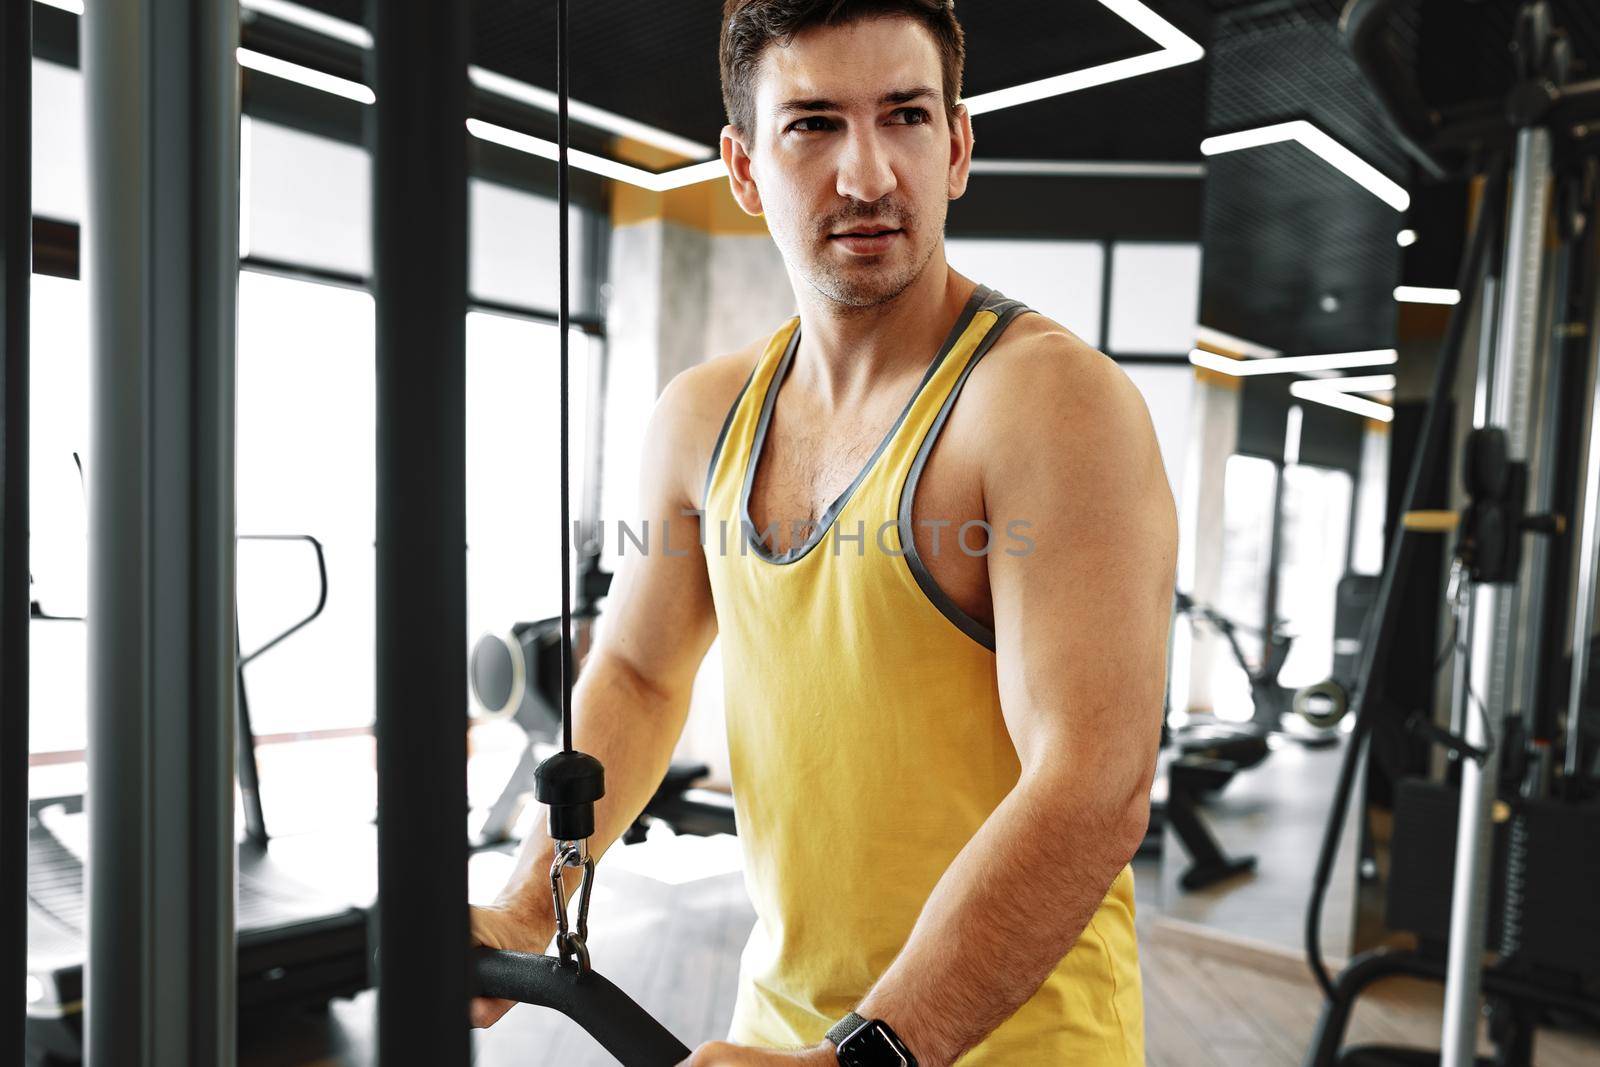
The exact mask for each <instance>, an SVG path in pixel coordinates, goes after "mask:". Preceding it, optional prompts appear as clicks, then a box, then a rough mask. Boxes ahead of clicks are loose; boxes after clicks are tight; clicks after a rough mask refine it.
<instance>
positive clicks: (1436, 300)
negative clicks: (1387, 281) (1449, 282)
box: [1394, 285, 1461, 305]
mask: <svg viewBox="0 0 1600 1067" xmlns="http://www.w3.org/2000/svg"><path fill="white" fill-rule="evenodd" d="M1394 298H1395V299H1396V300H1398V301H1400V303H1402V304H1446V305H1455V304H1459V303H1461V293H1460V291H1458V290H1456V289H1428V288H1425V287H1423V286H1420V285H1397V286H1395V287H1394Z"/></svg>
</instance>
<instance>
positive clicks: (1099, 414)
mask: <svg viewBox="0 0 1600 1067" xmlns="http://www.w3.org/2000/svg"><path fill="white" fill-rule="evenodd" d="M946 432H947V433H950V434H952V435H953V436H955V437H956V438H957V439H959V440H961V441H962V442H963V444H964V446H965V447H964V449H963V450H964V451H967V452H968V453H969V455H971V456H972V458H973V460H974V462H975V465H976V466H977V467H978V468H979V469H980V470H981V471H982V472H983V476H984V480H985V483H986V488H987V487H988V486H990V485H992V484H993V482H994V480H996V479H1007V478H1009V479H1026V480H1029V481H1035V482H1037V481H1039V480H1043V481H1048V482H1051V483H1054V484H1058V485H1062V484H1076V485H1077V486H1078V487H1079V488H1080V489H1081V490H1085V491H1092V489H1093V488H1094V487H1097V486H1104V485H1107V484H1116V483H1118V482H1121V483H1129V482H1132V483H1136V484H1139V485H1148V486H1150V487H1152V491H1153V490H1154V489H1155V487H1157V486H1159V490H1160V491H1161V492H1166V480H1165V478H1164V477H1158V476H1159V475H1161V474H1162V473H1163V471H1162V467H1161V456H1160V452H1159V450H1158V448H1157V445H1156V437H1155V429H1154V426H1153V425H1152V424H1151V421H1150V412H1149V409H1148V407H1147V406H1146V404H1145V402H1144V397H1143V395H1142V394H1140V392H1139V390H1138V388H1137V387H1136V386H1135V385H1134V384H1133V382H1132V381H1131V380H1129V378H1128V376H1127V375H1126V374H1125V373H1123V371H1122V368H1121V367H1119V366H1117V364H1116V363H1115V361H1113V360H1111V359H1110V358H1109V357H1107V356H1105V355H1102V354H1101V353H1100V352H1098V351H1096V350H1095V349H1094V348H1093V347H1092V346H1090V345H1089V344H1087V343H1085V342H1084V341H1083V340H1082V339H1080V338H1079V337H1077V336H1076V335H1074V334H1073V333H1072V332H1071V331H1070V330H1068V329H1066V328H1065V327H1063V326H1061V325H1060V324H1058V323H1056V322H1053V321H1051V320H1050V319H1048V318H1045V317H1044V316H1042V315H1038V314H1029V315H1023V316H1022V317H1020V318H1018V319H1016V320H1015V321H1013V322H1012V324H1011V325H1010V326H1009V327H1008V328H1007V330H1006V332H1005V334H1004V335H1002V336H1001V338H1000V339H999V340H998V341H996V342H995V345H994V347H993V348H992V349H991V350H990V351H989V353H988V354H987V355H986V356H984V358H983V361H982V362H981V363H979V364H978V366H977V367H976V368H974V370H973V372H972V376H971V378H970V379H969V381H968V382H967V385H966V387H965V389H964V390H963V392H962V396H961V400H960V402H959V403H958V404H956V406H955V408H954V409H953V411H952V413H951V418H950V425H949V426H948V427H947V430H946Z"/></svg>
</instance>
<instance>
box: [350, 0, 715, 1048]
mask: <svg viewBox="0 0 1600 1067" xmlns="http://www.w3.org/2000/svg"><path fill="white" fill-rule="evenodd" d="M555 7H556V12H555V13H556V28H555V32H556V39H557V53H558V57H559V58H558V63H557V77H556V87H557V97H558V102H559V103H558V129H559V133H558V160H557V166H558V200H559V210H558V218H559V220H560V221H559V226H560V240H559V248H558V253H559V255H560V257H561V260H560V280H561V284H560V315H559V321H558V330H559V333H560V345H561V386H560V387H561V401H560V403H561V415H560V419H559V420H558V422H559V427H558V432H559V433H560V435H561V437H560V447H559V450H558V452H559V459H558V462H559V463H560V464H561V466H560V486H561V488H560V492H561V499H560V501H559V508H558V510H559V512H560V522H561V558H560V561H559V565H560V569H561V591H562V592H561V604H562V612H561V665H562V690H561V693H562V699H561V704H562V716H561V738H562V751H561V752H559V753H558V754H556V755H555V756H552V757H551V758H549V759H547V760H546V761H544V763H542V764H541V765H540V766H539V768H538V770H537V772H536V775H535V795H536V796H537V798H538V799H539V801H540V802H541V803H543V804H545V805H547V806H548V808H549V810H550V825H549V829H550V835H551V837H552V838H553V839H554V840H555V842H556V859H555V864H554V865H553V866H552V868H551V871H550V884H551V893H552V903H553V905H554V907H555V914H556V917H557V934H556V948H557V952H558V956H555V957H551V956H543V955H533V954H525V953H513V952H498V951H490V950H484V949H479V950H475V951H473V952H472V953H471V954H470V956H469V954H468V953H467V951H466V950H465V948H464V946H466V945H467V944H468V923H467V910H466V901H467V886H466V864H467V837H466V815H467V805H466V755H467V754H466V726H467V721H466V714H465V712H466V707H465V702H466V695H467V663H466V659H465V657H464V656H463V655H462V653H463V651H464V650H465V649H466V647H467V634H466V597H467V590H466V557H465V553H464V549H465V544H466V454H465V448H466V403H465V401H466V350H465V316H466V306H467V259H466V253H467V249H466V233H467V199H466V194H467V166H466V136H467V134H466V129H465V119H466V101H467V18H468V16H467V10H468V9H467V6H466V5H462V4H424V5H399V4H393V3H384V2H382V0H368V3H367V19H368V23H369V27H370V28H371V30H372V31H373V48H372V50H371V52H370V60H369V61H370V62H371V63H372V64H373V78H372V80H371V84H372V85H373V88H374V93H375V95H376V97H377V102H376V104H375V105H374V107H373V110H374V115H373V122H372V126H371V127H370V128H369V132H370V134H371V137H372V156H373V166H372V174H373V245H374V249H373V252H374V254H373V264H374V272H373V296H374V300H375V303H376V313H377V361H378V391H377V424H378V439H377V455H378V461H377V462H378V481H377V512H378V521H377V534H378V543H377V589H378V604H377V612H378V616H377V618H378V625H377V698H378V713H377V735H378V746H377V754H378V811H379V816H378V873H379V890H378V907H377V913H378V914H377V926H378V933H377V938H376V943H377V946H378V955H377V966H378V1058H379V1062H380V1063H383V1064H400V1063H416V1062H427V1063H435V1064H440V1065H450V1064H465V1063H466V1062H467V1061H468V1052H469V1044H468V1031H467V1003H468V997H469V994H470V993H477V994H480V995H485V996H492V997H498V998H502V999H506V1000H516V1001H522V1002H524V1003H529V1004H537V1005H542V1006H545V1007H549V1008H554V1009H555V1010H557V1011H559V1012H561V1013H562V1014H564V1015H566V1016H568V1017H569V1018H571V1019H572V1020H573V1021H575V1022H577V1023H578V1024H579V1025H580V1026H582V1027H583V1028H584V1029H585V1030H587V1031H588V1032H589V1033H590V1034H591V1035H592V1036H593V1037H595V1038H596V1040H598V1041H599V1042H600V1043H601V1045H602V1046H603V1047H605V1048H606V1049H607V1050H608V1051H610V1052H611V1053H612V1054H613V1055H614V1056H616V1057H617V1059H618V1060H619V1061H620V1062H621V1063H623V1064H625V1065H627V1067H669V1065H672V1064H676V1063H679V1062H681V1061H682V1060H683V1059H685V1058H687V1056H688V1055H689V1050H688V1049H687V1047H685V1046H684V1045H683V1044H682V1043H681V1042H680V1041H678V1040H677V1039H676V1038H675V1037H673V1036H672V1035H671V1034H670V1033H668V1032H667V1030H666V1029H665V1028H664V1027H662V1026H661V1024H660V1023H658V1022H656V1021H655V1020H654V1019H653V1018H651V1017H650V1016H649V1015H648V1014H647V1013H646V1012H645V1011H644V1010H643V1009H642V1008H640V1007H639V1006H638V1005H637V1004H635V1003H634V1002H633V1001H632V1000H631V999H630V998H629V997H628V996H627V995H626V994H625V993H623V992H622V991H621V990H619V989H618V988H617V987H616V986H614V985H612V984H611V983H610V982H608V981H607V980H606V979H605V978H603V977H602V976H601V975H600V974H599V973H597V972H596V971H594V970H593V969H592V968H591V966H590V962H591V961H590V958H589V950H588V901H589V892H590V889H591V887H592V884H593V880H594V860H593V858H592V857H591V856H590V854H589V851H588V838H589V837H590V835H591V834H592V833H593V831H594V802H595V801H596V800H598V799H600V797H601V796H603V795H604V791H605V777H604V769H603V768H602V767H601V766H600V763H599V761H598V760H596V759H594V757H592V756H589V755H586V754H584V753H581V752H577V751H575V750H574V749H573V746H572V714H571V712H572V675H573V657H572V629H571V626H572V602H571V564H570V560H571V543H570V538H571V526H570V523H569V521H568V517H569V511H570V505H569V499H568V488H569V487H568V471H569V465H568V462H567V455H568V437H569V435H568V432H567V427H568V414H569V413H568V410H567V404H568V390H567V379H568V366H567V365H568V360H567V346H568V341H569V338H568V334H569V330H568V321H569V279H568V274H569V271H570V263H569V257H568V254H567V245H568V211H567V203H568V197H569V190H568V176H569V175H568V166H567V139H568V138H567V129H568V115H567V111H568V78H567V72H568V67H569V64H570V49H569V47H568V37H567V0H557V3H556V5H555ZM452 709H460V714H459V715H458V714H455V713H454V712H453V710H452ZM568 870H577V871H580V872H581V881H580V883H579V886H578V889H577V891H576V894H575V897H576V900H575V902H574V903H573V905H572V908H571V912H570V914H569V902H568V900H567V897H566V894H565V892H564V875H565V873H566V872H567V871H568ZM448 901H456V902H459V903H458V906H456V907H449V906H441V902H448Z"/></svg>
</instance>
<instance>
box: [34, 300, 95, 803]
mask: <svg viewBox="0 0 1600 1067" xmlns="http://www.w3.org/2000/svg"><path fill="white" fill-rule="evenodd" d="M32 286H33V292H32V299H31V300H30V314H31V316H32V323H31V326H32V338H31V347H30V356H29V374H30V376H31V379H32V380H31V381H30V383H29V385H30V397H29V420H30V426H29V434H28V447H29V452H30V455H29V457H28V468H29V472H28V473H29V478H30V480H31V484H30V486H29V492H30V500H29V509H30V512H31V514H30V516H29V525H30V531H29V533H30V537H29V551H28V568H29V573H30V574H31V575H32V577H33V589H32V595H33V598H34V599H35V600H36V601H38V604H39V607H40V609H41V610H42V611H43V612H44V613H46V614H48V615H52V616H62V617H66V618H59V619H55V620H44V619H39V620H35V621H34V622H33V623H32V624H31V625H30V626H29V628H28V643H29V650H28V662H29V668H28V670H29V689H30V692H29V700H28V703H29V715H28V729H29V733H28V750H29V751H30V752H33V753H73V752H79V751H82V749H83V748H84V745H85V743H86V740H87V732H88V685H87V677H86V675H87V671H86V669H85V668H86V664H87V663H88V646H87V636H88V635H87V628H86V627H85V625H84V624H83V622H82V621H80V620H81V617H82V616H83V614H84V612H85V610H86V608H87V603H88V578H89V566H88V507H87V504H86V502H85V499H84V483H83V480H82V479H81V477H80V476H79V473H78V463H77V459H78V458H81V459H82V460H83V461H84V462H87V461H88V453H89V323H88V318H89V314H88V312H89V304H88V292H87V286H85V285H84V284H83V283H81V282H75V281H67V280H65V279H62V278H51V277H46V276H44V275H38V274H36V275H34V276H33V279H32ZM47 758H48V757H47ZM58 758H59V757H58ZM73 764H74V765H73V766H70V767H68V766H65V765H63V764H61V763H59V762H57V760H56V759H52V760H51V761H50V762H46V763H44V764H42V765H36V766H34V767H33V769H32V772H31V773H30V775H29V791H30V793H32V794H33V795H41V796H43V795H56V794H62V793H73V792H77V791H78V790H79V789H80V788H81V786H82V781H83V780H82V775H83V765H82V763H81V762H78V761H77V760H76V758H75V757H74V758H73Z"/></svg>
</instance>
